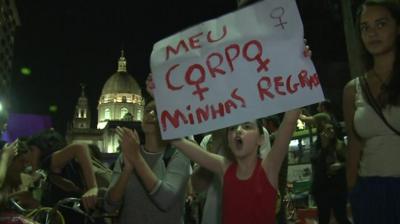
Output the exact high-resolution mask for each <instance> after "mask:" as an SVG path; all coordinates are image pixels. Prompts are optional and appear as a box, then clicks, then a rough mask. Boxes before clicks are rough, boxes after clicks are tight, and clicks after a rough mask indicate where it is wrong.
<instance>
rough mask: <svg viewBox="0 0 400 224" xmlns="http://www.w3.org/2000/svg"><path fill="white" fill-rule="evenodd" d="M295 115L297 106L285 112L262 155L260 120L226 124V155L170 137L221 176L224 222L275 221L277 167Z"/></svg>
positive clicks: (257, 223)
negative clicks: (231, 124)
mask: <svg viewBox="0 0 400 224" xmlns="http://www.w3.org/2000/svg"><path fill="white" fill-rule="evenodd" d="M298 116H299V110H293V111H289V112H286V113H285V116H284V118H283V121H282V123H281V125H280V127H279V131H278V134H277V136H276V139H275V141H274V144H273V146H272V148H271V151H270V152H269V153H268V154H267V155H266V156H265V158H263V159H259V156H258V154H257V151H258V148H259V147H260V145H262V144H263V142H264V137H263V131H262V123H261V120H257V121H249V122H245V123H243V124H240V125H236V126H233V127H230V128H228V131H227V143H228V148H229V150H227V154H228V156H226V157H223V156H220V155H216V154H213V153H210V152H207V151H206V150H202V149H201V148H200V146H199V145H197V144H196V143H194V142H192V141H189V140H186V139H179V140H174V141H172V144H173V145H174V146H176V147H177V148H178V149H179V150H181V151H182V152H183V153H184V154H185V155H186V156H187V157H189V158H190V159H191V160H193V161H195V162H197V163H198V164H200V166H202V167H204V168H207V169H209V170H210V171H212V172H214V173H215V174H217V175H219V177H220V178H221V180H222V183H223V204H222V207H223V208H222V211H223V212H222V220H223V223H226V224H235V223H238V224H239V223H240V224H242V223H249V224H269V223H271V224H273V223H275V202H276V189H277V186H278V176H279V170H280V167H281V164H282V161H283V160H284V158H285V155H286V154H287V151H288V145H289V142H290V140H291V137H292V134H293V131H294V129H295V127H296V122H297V118H298ZM229 155H230V156H229Z"/></svg>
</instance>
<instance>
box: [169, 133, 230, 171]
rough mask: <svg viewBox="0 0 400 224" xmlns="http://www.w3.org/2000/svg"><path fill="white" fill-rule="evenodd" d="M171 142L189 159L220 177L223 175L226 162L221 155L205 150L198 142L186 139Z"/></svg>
mask: <svg viewBox="0 0 400 224" xmlns="http://www.w3.org/2000/svg"><path fill="white" fill-rule="evenodd" d="M171 143H172V145H174V146H175V147H176V148H178V149H179V150H180V151H181V152H182V153H183V154H185V155H186V156H187V157H188V158H189V159H191V160H193V161H194V162H196V163H198V164H199V165H200V166H202V167H204V168H206V169H208V170H210V171H211V172H213V173H215V174H217V175H219V176H220V177H221V176H223V174H224V171H225V167H226V164H227V161H226V160H225V159H224V157H223V156H220V155H217V154H214V153H210V152H207V151H205V150H203V149H202V148H201V147H200V146H199V145H198V144H196V143H194V142H192V141H189V140H187V139H178V140H173V141H171Z"/></svg>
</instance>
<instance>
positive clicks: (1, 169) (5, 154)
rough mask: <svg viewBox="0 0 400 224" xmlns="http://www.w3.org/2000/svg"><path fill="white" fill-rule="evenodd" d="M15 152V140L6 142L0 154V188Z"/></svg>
mask: <svg viewBox="0 0 400 224" xmlns="http://www.w3.org/2000/svg"><path fill="white" fill-rule="evenodd" d="M16 153H17V142H16V141H14V142H13V143H11V144H10V145H8V144H6V145H5V146H4V148H3V150H2V153H1V154H0V189H1V188H2V186H3V184H4V181H5V179H6V174H7V169H8V166H9V164H10V162H11V161H12V159H13V158H14V156H15V154H16Z"/></svg>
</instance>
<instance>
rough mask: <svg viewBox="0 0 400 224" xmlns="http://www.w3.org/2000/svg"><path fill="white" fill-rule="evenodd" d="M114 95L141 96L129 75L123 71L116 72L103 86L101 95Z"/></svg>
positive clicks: (136, 84) (138, 88)
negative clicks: (128, 94)
mask: <svg viewBox="0 0 400 224" xmlns="http://www.w3.org/2000/svg"><path fill="white" fill-rule="evenodd" d="M114 93H130V94H135V95H139V96H140V95H142V94H141V89H140V87H139V85H138V83H137V82H136V80H135V79H134V78H133V77H132V75H131V74H129V73H127V72H125V71H117V72H116V73H114V74H113V75H112V76H111V77H110V78H109V79H108V80H107V81H106V83H105V84H104V86H103V90H102V91H101V95H105V94H114Z"/></svg>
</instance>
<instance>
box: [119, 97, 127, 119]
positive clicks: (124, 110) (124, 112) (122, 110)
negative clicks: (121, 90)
mask: <svg viewBox="0 0 400 224" xmlns="http://www.w3.org/2000/svg"><path fill="white" fill-rule="evenodd" d="M125 99H126V98H125ZM128 112H129V111H128V108H126V107H123V108H121V119H122V118H123V117H124V116H125V114H127V113H128Z"/></svg>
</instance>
